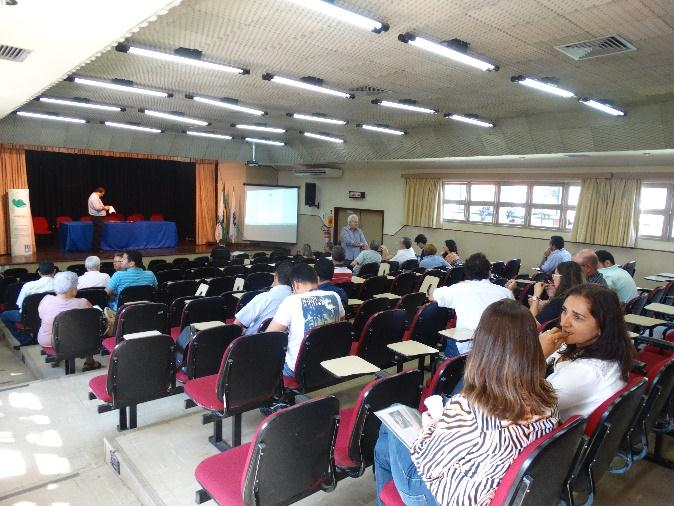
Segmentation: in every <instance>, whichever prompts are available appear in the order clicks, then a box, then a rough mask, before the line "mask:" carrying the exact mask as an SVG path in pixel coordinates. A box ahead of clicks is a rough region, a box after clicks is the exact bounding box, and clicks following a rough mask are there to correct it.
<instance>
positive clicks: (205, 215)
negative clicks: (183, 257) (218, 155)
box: [195, 162, 217, 244]
mask: <svg viewBox="0 0 674 506" xmlns="http://www.w3.org/2000/svg"><path fill="white" fill-rule="evenodd" d="M215 175H216V162H197V164H196V187H197V191H196V196H195V201H196V206H197V208H196V220H197V224H196V232H195V242H196V244H208V243H209V242H215V220H216V214H217V209H216V202H215V191H216V186H215Z"/></svg>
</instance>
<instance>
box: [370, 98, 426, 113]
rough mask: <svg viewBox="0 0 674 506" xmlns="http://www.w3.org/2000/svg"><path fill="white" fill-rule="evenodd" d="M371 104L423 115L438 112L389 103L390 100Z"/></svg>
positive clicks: (399, 103)
mask: <svg viewBox="0 0 674 506" xmlns="http://www.w3.org/2000/svg"><path fill="white" fill-rule="evenodd" d="M372 103H373V104H376V105H381V106H384V107H391V108H393V109H402V110H404V111H412V112H420V113H423V114H436V113H437V112H438V111H436V110H434V109H428V108H427V107H419V106H417V105H413V104H406V103H404V102H391V101H390V100H378V99H377V100H373V101H372Z"/></svg>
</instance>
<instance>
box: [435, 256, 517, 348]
mask: <svg viewBox="0 0 674 506" xmlns="http://www.w3.org/2000/svg"><path fill="white" fill-rule="evenodd" d="M490 270H491V264H490V263H489V260H488V259H487V257H486V256H485V255H484V253H473V254H472V255H471V256H469V257H468V260H466V263H465V272H466V281H462V282H461V283H456V284H454V285H451V286H443V287H440V288H436V289H435V291H434V292H433V293H432V294H431V296H430V299H431V300H434V301H435V302H437V303H438V306H440V307H449V308H453V309H454V310H455V311H456V326H457V328H461V329H470V330H474V329H475V328H476V327H477V324H478V323H479V322H480V318H481V317H482V313H483V312H484V310H485V309H486V308H487V306H488V305H489V304H491V303H492V302H496V301H498V300H501V299H514V298H515V297H514V296H513V293H512V292H511V291H510V290H508V289H507V288H505V287H503V286H499V285H495V284H493V283H492V282H491V281H489V271H490ZM471 346H472V342H471V341H464V342H462V343H457V342H455V341H453V340H451V339H449V340H447V347H446V348H445V355H446V356H448V357H451V356H454V355H458V354H460V353H465V352H467V351H468V350H470V348H471Z"/></svg>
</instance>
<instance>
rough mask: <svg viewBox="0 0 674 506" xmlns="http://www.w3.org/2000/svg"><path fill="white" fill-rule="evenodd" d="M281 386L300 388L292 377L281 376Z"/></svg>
mask: <svg viewBox="0 0 674 506" xmlns="http://www.w3.org/2000/svg"><path fill="white" fill-rule="evenodd" d="M283 386H284V387H286V388H302V386H301V385H300V384H299V383H298V382H297V380H296V379H295V378H294V377H293V376H283Z"/></svg>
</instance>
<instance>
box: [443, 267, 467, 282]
mask: <svg viewBox="0 0 674 506" xmlns="http://www.w3.org/2000/svg"><path fill="white" fill-rule="evenodd" d="M465 279H466V270H465V267H464V266H463V264H457V265H455V266H454V267H452V269H451V270H450V271H449V275H448V276H447V278H446V281H445V286H452V285H455V284H457V283H461V281H464V280H465Z"/></svg>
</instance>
